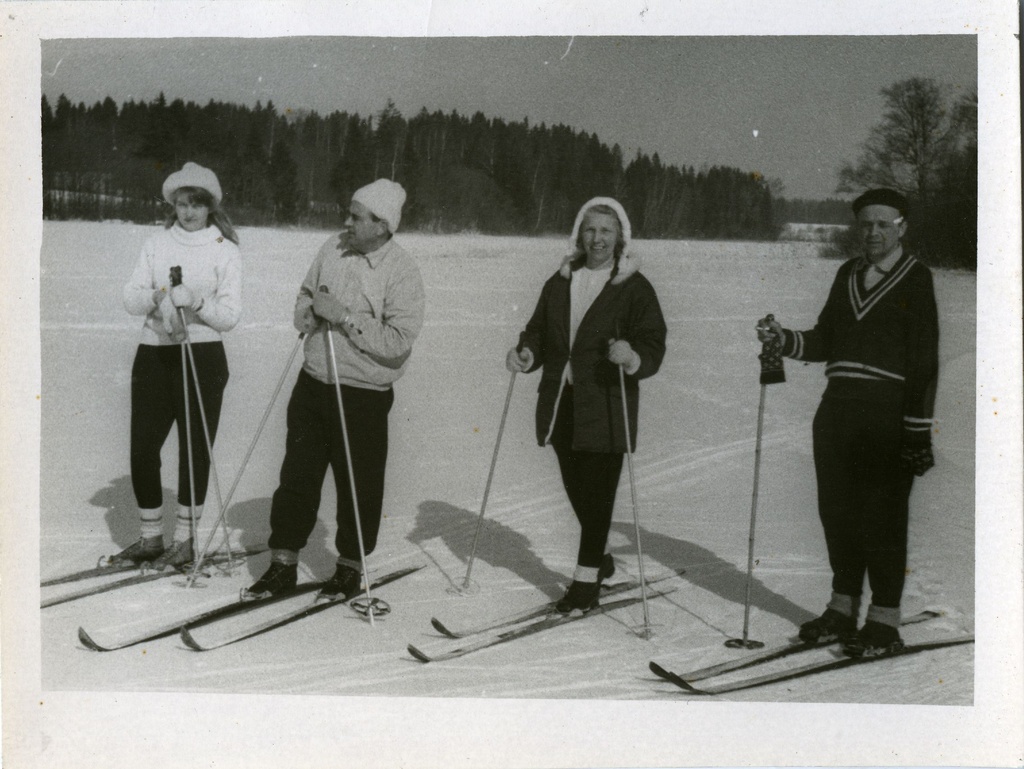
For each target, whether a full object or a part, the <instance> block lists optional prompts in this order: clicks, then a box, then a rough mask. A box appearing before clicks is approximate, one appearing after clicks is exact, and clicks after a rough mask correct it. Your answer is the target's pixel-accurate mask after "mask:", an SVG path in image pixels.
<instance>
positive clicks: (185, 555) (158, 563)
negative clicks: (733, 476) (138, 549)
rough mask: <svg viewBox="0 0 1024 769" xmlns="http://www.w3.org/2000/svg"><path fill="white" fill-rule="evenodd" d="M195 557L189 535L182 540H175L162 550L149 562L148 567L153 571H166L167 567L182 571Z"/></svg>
mask: <svg viewBox="0 0 1024 769" xmlns="http://www.w3.org/2000/svg"><path fill="white" fill-rule="evenodd" d="M195 559H196V556H195V551H194V549H193V547H192V537H189V538H188V539H186V540H185V541H184V542H175V543H174V544H173V545H171V546H170V547H169V548H168V549H167V550H164V552H163V553H162V554H161V555H160V556H159V557H157V558H154V559H153V560H152V561H150V562H149V564H148V568H149V569H151V570H153V571H166V570H167V569H177V570H178V571H184V569H185V567H186V566H188V565H189V564H191V563H192V562H193V561H194V560H195Z"/></svg>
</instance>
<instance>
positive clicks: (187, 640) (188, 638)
mask: <svg viewBox="0 0 1024 769" xmlns="http://www.w3.org/2000/svg"><path fill="white" fill-rule="evenodd" d="M178 635H179V636H180V637H181V642H182V643H183V644H185V646H187V647H188V648H189V649H192V650H193V651H197V652H201V651H203V647H202V646H200V645H199V642H198V641H196V639H194V638H193V637H192V634H191V633H190V632H189V631H188V628H187V627H182V628H181V630H180V631H179V633H178Z"/></svg>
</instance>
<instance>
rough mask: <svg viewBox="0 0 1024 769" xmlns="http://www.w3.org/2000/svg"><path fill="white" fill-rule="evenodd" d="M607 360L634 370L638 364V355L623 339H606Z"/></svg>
mask: <svg viewBox="0 0 1024 769" xmlns="http://www.w3.org/2000/svg"><path fill="white" fill-rule="evenodd" d="M608 360H610V361H611V362H612V363H614V364H615V365H616V366H622V367H623V368H625V369H632V370H636V369H637V368H638V367H639V366H640V355H639V354H638V353H637V351H636V350H634V349H633V348H632V347H630V345H629V342H627V341H626V340H625V339H609V340H608Z"/></svg>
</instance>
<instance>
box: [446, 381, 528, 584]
mask: <svg viewBox="0 0 1024 769" xmlns="http://www.w3.org/2000/svg"><path fill="white" fill-rule="evenodd" d="M516 373H517V372H515V371H513V372H512V376H511V377H509V380H508V392H507V393H506V394H505V407H504V408H503V409H502V411H501V422H500V423H499V424H498V437H497V438H496V439H495V441H494V453H493V454H492V455H491V469H490V470H488V472H487V483H486V484H485V485H484V499H483V502H481V503H480V515H479V516H478V517H477V519H476V531H474V532H473V547H472V548H471V549H470V551H469V562H468V563H467V564H466V577H465V579H463V580H462V587H461V588H460V589H459V590H458V592H459V593H463V594H465V593H466V592H468V591H469V589H470V585H471V584H472V583H471V582H470V579H469V575H470V574H471V573H472V572H473V559H474V558H476V545H477V541H478V540H479V539H480V529H481V527H482V526H483V522H484V512H485V511H486V510H487V497H488V496H489V495H490V493H491V481H492V480H493V479H494V468H495V466H496V465H497V464H498V449H499V448H500V447H501V436H502V434H503V433H504V432H505V417H507V416H508V406H509V403H511V402H512V388H513V386H514V385H515V383H516Z"/></svg>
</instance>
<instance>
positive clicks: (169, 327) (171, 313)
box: [160, 295, 185, 342]
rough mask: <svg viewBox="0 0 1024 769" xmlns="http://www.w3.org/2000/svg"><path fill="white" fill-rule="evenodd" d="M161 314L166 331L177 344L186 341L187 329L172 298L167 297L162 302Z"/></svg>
mask: <svg viewBox="0 0 1024 769" xmlns="http://www.w3.org/2000/svg"><path fill="white" fill-rule="evenodd" d="M160 314H161V315H162V316H163V322H164V331H165V332H167V335H168V336H170V337H171V339H173V340H174V341H175V342H183V341H184V340H185V327H184V326H183V325H181V317H180V316H179V315H178V308H177V307H175V306H174V303H173V302H172V301H171V297H170V296H168V295H165V296H164V298H163V299H162V300H161V301H160Z"/></svg>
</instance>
